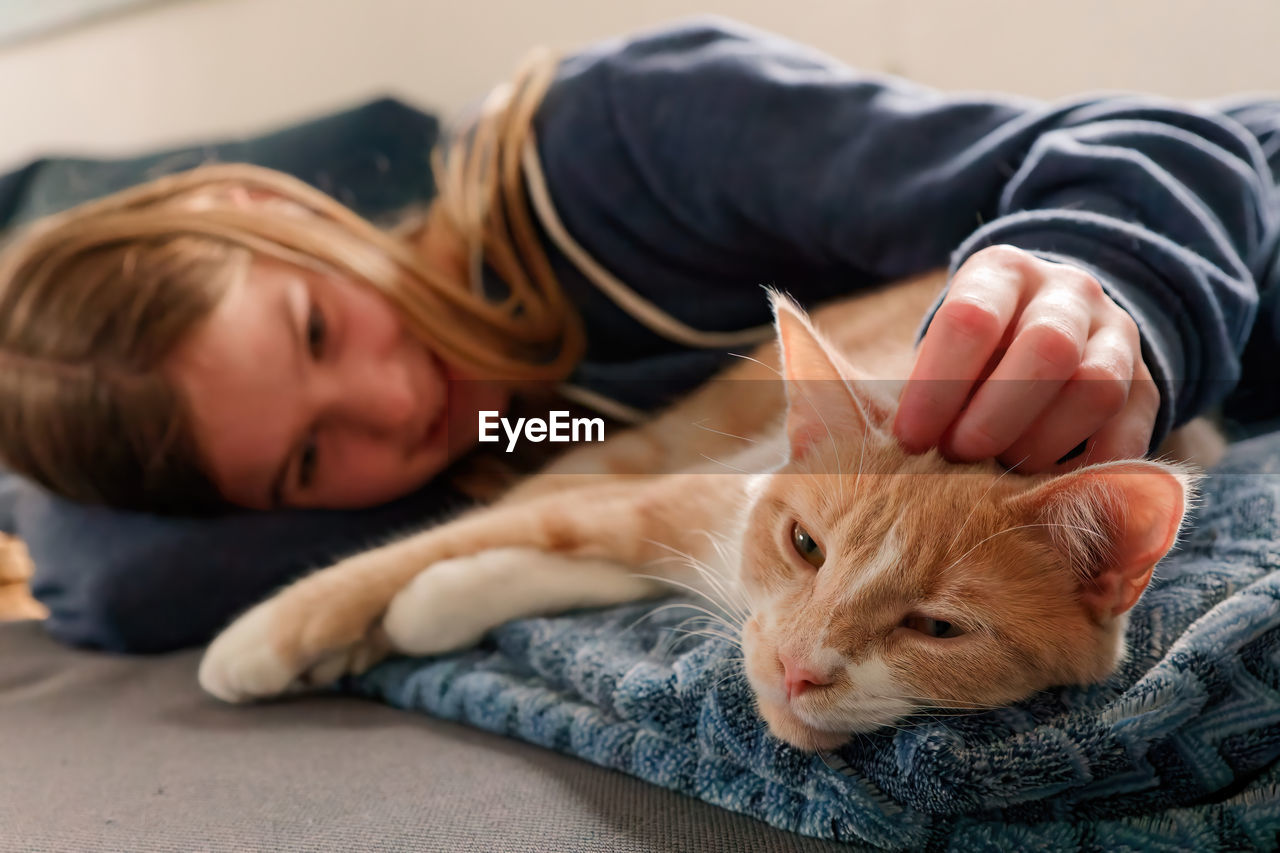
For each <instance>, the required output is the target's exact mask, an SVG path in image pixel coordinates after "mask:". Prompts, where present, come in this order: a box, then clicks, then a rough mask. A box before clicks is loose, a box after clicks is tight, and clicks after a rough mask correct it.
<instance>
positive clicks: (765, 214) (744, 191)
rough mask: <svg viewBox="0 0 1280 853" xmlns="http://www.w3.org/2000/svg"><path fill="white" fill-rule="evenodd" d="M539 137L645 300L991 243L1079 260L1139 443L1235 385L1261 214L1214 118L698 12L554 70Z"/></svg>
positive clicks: (1260, 251)
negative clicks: (1145, 415)
mask: <svg viewBox="0 0 1280 853" xmlns="http://www.w3.org/2000/svg"><path fill="white" fill-rule="evenodd" d="M536 129H537V133H538V137H539V153H540V155H541V160H542V163H543V169H544V172H545V173H546V176H547V182H548V186H549V188H550V192H551V195H552V197H553V199H554V201H555V203H556V206H557V209H558V211H559V213H560V216H561V219H562V220H563V221H564V222H565V225H566V227H567V228H568V229H569V230H570V232H571V233H573V235H574V236H575V238H576V239H577V241H578V242H579V243H580V244H582V245H583V246H584V247H585V248H586V249H587V250H588V251H589V252H591V253H592V254H593V255H594V256H595V257H596V258H597V259H598V260H599V261H600V262H601V263H603V264H604V265H605V266H606V267H609V268H611V269H612V270H613V271H614V272H615V273H618V274H619V275H620V276H621V277H622V278H624V279H626V280H628V281H629V282H630V283H631V285H632V286H633V287H635V288H637V289H641V290H644V289H649V290H652V291H653V292H654V293H658V294H659V295H660V294H661V290H662V288H663V287H664V286H666V285H665V284H664V281H665V280H666V279H667V278H669V276H667V275H666V273H667V272H668V271H669V270H671V269H674V268H681V267H683V268H685V269H690V270H695V271H699V272H705V274H706V275H707V276H708V278H711V277H715V276H719V277H721V278H723V277H725V276H726V275H737V276H738V277H739V278H740V279H741V280H742V281H743V283H752V284H757V283H775V282H776V283H780V284H782V286H789V284H788V283H789V282H791V281H803V280H804V279H805V278H806V277H809V278H814V279H816V278H828V279H829V278H830V277H831V276H832V275H835V276H837V277H839V276H844V277H845V278H846V279H847V280H848V281H849V282H850V283H851V286H852V284H853V283H857V282H867V281H876V280H879V281H883V280H887V279H892V278H897V277H901V276H905V275H908V274H911V273H915V272H919V271H921V270H925V269H928V268H931V267H935V266H943V265H946V264H948V263H950V265H951V268H952V269H953V270H955V269H956V268H958V267H959V266H960V265H961V264H963V263H964V262H965V261H966V260H967V259H969V258H970V257H971V256H972V255H974V254H975V253H976V252H978V251H979V250H981V249H982V248H984V247H988V246H991V245H994V244H1011V245H1013V246H1016V247H1019V248H1021V249H1024V250H1027V251H1028V252H1030V253H1032V254H1034V255H1037V256H1039V257H1041V258H1045V259H1049V260H1053V261H1059V262H1063V263H1066V264H1069V265H1071V266H1074V267H1078V268H1080V269H1082V270H1084V271H1085V272H1086V273H1089V274H1090V275H1091V276H1092V277H1094V278H1096V280H1097V281H1098V282H1099V283H1101V285H1102V287H1103V288H1104V290H1105V292H1106V294H1107V295H1108V296H1109V297H1110V298H1111V299H1112V300H1114V302H1115V303H1117V304H1118V305H1120V306H1121V307H1122V308H1124V309H1125V310H1126V311H1127V312H1128V313H1129V314H1130V315H1131V316H1132V318H1133V320H1134V321H1135V322H1136V324H1137V327H1138V329H1139V330H1140V332H1141V337H1142V341H1141V345H1142V356H1143V358H1142V360H1143V361H1144V362H1145V366H1146V367H1149V368H1150V372H1151V374H1152V376H1153V378H1154V380H1155V383H1156V386H1157V387H1158V389H1159V392H1160V395H1159V396H1160V402H1159V411H1158V413H1157V414H1156V416H1155V428H1154V435H1153V436H1152V444H1153V445H1154V444H1156V443H1158V442H1159V441H1160V440H1161V439H1162V438H1163V436H1164V435H1165V434H1166V433H1167V432H1168V431H1169V429H1170V428H1171V427H1172V426H1173V425H1175V424H1177V423H1182V422H1185V421H1186V420H1188V419H1190V418H1191V417H1192V416H1193V415H1195V414H1196V413H1198V412H1201V411H1203V410H1205V409H1206V408H1207V407H1209V406H1210V405H1212V404H1213V403H1215V402H1217V401H1218V400H1220V399H1221V398H1222V397H1223V396H1224V395H1225V394H1226V392H1227V391H1228V390H1229V389H1230V388H1231V386H1232V385H1233V384H1234V383H1235V382H1236V380H1237V379H1238V376H1239V370H1240V367H1239V353H1240V352H1241V350H1242V349H1243V346H1244V343H1245V340H1246V337H1247V335H1248V332H1249V329H1250V326H1251V324H1252V321H1253V316H1254V311H1255V306H1256V303H1257V294H1258V289H1259V288H1258V282H1259V281H1260V280H1261V278H1262V277H1263V276H1264V274H1265V273H1264V269H1265V264H1266V260H1267V258H1266V247H1267V245H1268V242H1269V238H1270V235H1271V234H1272V233H1273V232H1274V230H1275V227H1276V210H1275V207H1274V193H1273V187H1272V184H1271V179H1270V173H1269V171H1268V167H1267V164H1266V161H1265V158H1264V156H1263V153H1262V150H1261V148H1260V146H1259V144H1258V141H1257V140H1256V139H1255V138H1254V137H1253V136H1252V135H1251V134H1250V133H1249V132H1248V131H1246V130H1245V129H1244V127H1243V126H1242V125H1240V124H1238V123H1236V122H1235V121H1234V120H1232V119H1231V118H1229V117H1227V116H1226V115H1224V114H1221V113H1218V112H1215V111H1213V110H1210V109H1207V108H1202V107H1193V106H1189V105H1185V104H1179V103H1174V102H1170V101H1165V100H1160V99H1154V98H1140V97H1095V98H1086V99H1080V100H1075V101H1071V102H1067V103H1060V104H1054V105H1046V104H1043V103H1040V102H1037V101H1033V100H1026V99H1014V98H1000V97H994V96H958V95H950V94H943V93H939V92H936V91H933V90H930V89H927V88H924V87H920V86H916V85H913V84H910V83H907V82H904V81H901V80H895V79H892V78H886V77H878V76H869V75H864V74H860V73H858V72H855V71H853V70H851V69H849V68H847V67H845V66H843V65H841V64H839V63H837V62H835V61H833V60H831V59H829V58H827V57H825V56H823V55H821V54H819V53H817V52H815V51H812V50H809V49H806V48H803V47H800V46H797V45H795V44H792V43H790V42H787V41H785V40H782V39H780V38H776V37H773V36H769V35H765V34H762V33H758V32H754V31H751V30H747V29H744V28H738V27H734V26H730V25H726V24H723V23H720V22H714V21H712V22H698V23H692V24H687V25H684V26H680V27H677V28H674V29H668V30H664V31H661V32H656V33H652V34H648V35H642V36H640V37H637V38H634V39H631V40H628V41H614V42H609V43H606V44H603V45H600V46H598V47H596V48H594V49H592V50H590V51H588V52H586V53H584V54H581V55H579V56H577V57H574V58H572V59H570V60H568V61H566V62H565V63H564V65H563V67H562V69H561V74H560V78H559V80H558V82H557V84H556V85H555V86H554V87H553V89H552V91H551V92H550V93H549V95H548V97H547V100H546V102H545V104H544V106H543V108H542V110H541V112H540V114H539V118H538V120H537V126H536ZM655 256H657V257H661V258H663V259H664V267H663V268H662V269H660V270H659V269H655V268H654V261H653V258H654V257H655ZM761 300H762V301H763V294H762V295H761Z"/></svg>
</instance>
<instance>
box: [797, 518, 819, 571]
mask: <svg viewBox="0 0 1280 853" xmlns="http://www.w3.org/2000/svg"><path fill="white" fill-rule="evenodd" d="M791 547H792V548H795V549H796V553H797V554H799V555H800V559H802V560H804V561H805V562H806V563H808V564H809V565H811V566H813V567H814V568H815V569H818V568H821V567H822V564H823V563H824V562H826V559H827V555H826V554H824V553H822V548H820V547H819V546H818V543H817V542H815V541H813V537H812V536H810V535H809V531H807V530H805V529H804V528H803V527H801V526H800V525H799V524H793V525H791Z"/></svg>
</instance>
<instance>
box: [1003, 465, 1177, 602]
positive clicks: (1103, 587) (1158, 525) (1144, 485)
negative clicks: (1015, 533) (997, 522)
mask: <svg viewBox="0 0 1280 853" xmlns="http://www.w3.org/2000/svg"><path fill="white" fill-rule="evenodd" d="M1194 487H1195V481H1194V478H1193V477H1192V476H1191V475H1190V474H1188V473H1187V472H1186V471H1184V470H1182V469H1181V468H1179V467H1177V466H1173V465H1167V464H1164V463H1159V462H1147V461H1144V460H1133V461H1124V462H1108V463H1104V464H1100V465H1091V466H1089V467H1087V468H1081V469H1079V470H1077V471H1073V472H1071V473H1069V474H1063V475H1061V476H1058V477H1054V478H1053V479H1051V480H1049V481H1047V482H1045V483H1042V484H1040V485H1037V486H1035V487H1033V488H1031V489H1030V490H1029V491H1027V492H1024V493H1022V494H1021V495H1018V496H1017V497H1015V498H1013V499H1012V503H1013V504H1014V506H1015V508H1016V510H1017V511H1018V512H1020V513H1021V514H1022V517H1023V520H1024V522H1025V523H1027V524H1043V525H1045V528H1046V532H1047V534H1048V536H1049V538H1050V540H1051V541H1052V542H1053V545H1054V547H1055V548H1057V549H1058V550H1059V552H1060V553H1062V554H1063V555H1064V556H1066V557H1067V558H1068V559H1069V560H1070V562H1071V565H1072V568H1073V569H1074V571H1075V572H1076V575H1077V577H1078V579H1079V582H1080V600H1081V603H1082V604H1083V605H1084V607H1085V608H1086V609H1087V610H1088V611H1089V613H1090V615H1091V616H1092V617H1093V618H1094V619H1095V620H1096V621H1099V622H1104V621H1106V620H1109V619H1111V618H1114V617H1116V616H1119V615H1120V614H1122V613H1125V612H1126V611H1128V610H1129V609H1130V608H1132V607H1133V605H1135V604H1137V602H1138V599H1139V598H1140V597H1141V596H1142V593H1143V591H1144V590H1145V589H1146V588H1147V584H1148V583H1150V581H1151V575H1152V573H1153V571H1154V570H1155V567H1156V563H1158V562H1160V560H1161V558H1163V557H1164V555H1165V554H1167V553H1168V552H1169V549H1170V548H1172V547H1173V544H1174V542H1175V541H1177V538H1178V529H1179V528H1180V527H1181V526H1182V519H1183V516H1184V515H1185V514H1186V509H1187V504H1188V502H1189V501H1190V500H1191V497H1192V494H1193V492H1194Z"/></svg>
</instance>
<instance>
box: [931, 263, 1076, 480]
mask: <svg viewBox="0 0 1280 853" xmlns="http://www.w3.org/2000/svg"><path fill="white" fill-rule="evenodd" d="M1092 320H1093V311H1092V309H1091V307H1090V306H1089V304H1088V303H1087V302H1086V301H1085V300H1084V299H1082V298H1080V297H1079V296H1077V295H1076V294H1075V293H1074V292H1073V291H1072V290H1071V289H1070V288H1064V287H1053V286H1047V287H1045V288H1043V289H1042V290H1041V291H1040V292H1039V293H1037V294H1036V296H1035V297H1034V298H1033V299H1032V300H1031V301H1030V302H1029V303H1028V304H1027V307H1026V308H1025V309H1024V310H1023V312H1022V316H1021V317H1020V318H1019V321H1018V328H1017V331H1016V333H1015V334H1014V337H1013V341H1012V343H1010V345H1009V349H1008V351H1007V352H1006V353H1005V355H1004V357H1003V358H1002V359H1001V360H1000V363H999V365H997V367H996V369H995V370H994V371H993V372H992V374H991V376H990V378H988V379H987V380H986V381H985V382H983V383H982V385H981V387H979V388H978V391H977V393H976V394H974V396H973V399H972V400H971V401H970V403H969V406H968V408H966V409H965V410H964V412H963V413H961V415H960V418H959V420H958V421H957V422H956V423H955V425H954V427H953V428H952V430H951V432H950V434H949V435H948V436H947V437H946V439H945V440H944V445H943V453H944V454H945V455H946V456H947V457H948V458H949V459H953V460H955V461H958V462H975V461H977V460H979V459H990V458H992V457H994V456H999V455H1000V454H1002V453H1004V452H1005V451H1006V450H1007V449H1008V448H1009V447H1010V446H1012V445H1013V444H1015V443H1017V442H1018V441H1019V439H1020V438H1022V437H1023V435H1024V434H1025V433H1026V432H1027V431H1028V429H1029V428H1030V427H1031V426H1032V424H1034V423H1035V422H1036V421H1037V420H1038V419H1039V418H1040V416H1041V414H1042V413H1043V412H1044V411H1045V409H1046V408H1048V407H1049V406H1050V405H1051V404H1052V403H1053V401H1054V400H1055V399H1056V398H1057V397H1058V396H1059V392H1060V391H1061V389H1062V387H1063V385H1064V384H1065V383H1066V382H1067V381H1068V380H1070V379H1071V378H1072V377H1073V376H1074V375H1075V374H1076V372H1077V371H1078V370H1079V368H1080V363H1081V358H1082V356H1083V354H1084V352H1085V350H1086V346H1087V343H1088V340H1089V329H1090V325H1091V323H1092Z"/></svg>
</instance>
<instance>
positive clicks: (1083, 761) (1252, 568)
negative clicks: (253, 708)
mask: <svg viewBox="0 0 1280 853" xmlns="http://www.w3.org/2000/svg"><path fill="white" fill-rule="evenodd" d="M688 616H689V614H688V612H687V611H686V612H680V611H679V610H677V609H673V608H665V609H658V610H656V611H655V610H654V607H653V605H647V606H630V607H622V608H615V609H611V610H604V611H597V612H591V613H583V614H574V615H569V616H564V617H558V618H548V619H529V620H524V621H521V622H514V623H511V624H509V625H506V626H503V627H502V628H500V629H499V630H497V631H495V632H493V633H492V634H491V635H490V637H489V638H487V640H486V642H485V645H483V646H482V647H480V648H478V649H475V650H471V651H468V652H465V653H462V654H459V655H454V656H450V657H446V658H437V659H400V660H393V661H389V662H387V663H385V664H383V665H381V666H379V667H377V668H375V669H374V670H372V671H370V672H369V673H367V674H366V675H365V676H363V677H361V678H357V679H350V680H348V681H347V682H346V684H345V685H344V687H345V689H348V690H351V691H354V692H358V693H361V694H363V695H366V696H370V697H374V698H377V699H381V700H383V701H386V702H389V703H390V704H392V705H395V706H397V707H401V708H406V709H413V710H419V711H424V712H426V713H430V714H433V715H436V716H440V717H445V718H448V719H453V720H458V721H461V722H464V723H468V724H471V725H474V726H478V727H480V728H484V729H488V730H490V731H494V732H498V733H500V734H505V735H510V736H512V737H516V738H520V739H522V740H527V741H530V742H533V743H537V744H541V745H543V746H547V747H549V748H551V749H555V750H558V751H561V752H566V753H569V754H572V755H576V756H579V757H581V758H584V759H586V760H588V761H592V762H594V763H596V764H600V765H603V766H605V767H612V768H615V769H617V770H620V771H623V772H625V773H630V774H632V775H635V776H638V777H640V778H642V779H645V780H647V781H650V782H653V783H655V784H658V785H662V786H664V787H667V788H671V789H674V790H677V791H681V792H683V793H686V794H689V795H691V796H695V797H699V798H701V799H703V800H706V801H708V802H711V803H715V804H717V805H720V806H723V807H725V808H728V809H732V810H733V811H737V812H741V813H744V814H748V815H751V816H753V817H757V818H759V819H761V820H765V821H767V822H769V823H771V824H773V825H775V826H779V827H782V828H784V829H789V830H793V831H796V832H800V833H804V834H806V835H812V836H817V837H820V838H830V839H838V840H843V841H848V842H854V843H858V844H860V845H862V846H866V847H870V848H877V849H911V850H919V849H936V850H964V851H969V850H983V849H992V850H1002V849H1050V850H1054V849H1076V848H1080V847H1089V848H1093V847H1103V846H1105V847H1108V848H1116V849H1144V850H1146V849H1170V850H1217V849H1224V850H1225V849H1231V850H1237V849H1261V850H1266V849H1277V848H1280V761H1278V760H1277V759H1278V758H1280V434H1277V435H1271V436H1264V437H1262V438H1259V439H1254V440H1252V441H1250V442H1246V443H1244V444H1240V445H1236V446H1235V447H1234V448H1233V449H1232V452H1231V454H1230V455H1229V457H1228V459H1227V461H1226V462H1224V463H1223V465H1221V466H1220V467H1219V468H1218V469H1217V470H1216V471H1215V472H1214V475H1213V476H1212V477H1211V478H1210V479H1209V480H1208V481H1207V482H1206V483H1205V486H1204V494H1203V499H1202V501H1201V506H1200V508H1199V510H1198V512H1197V519H1196V521H1195V523H1194V526H1193V527H1192V528H1191V529H1190V531H1189V532H1188V533H1187V534H1186V536H1185V538H1184V540H1183V542H1182V544H1181V547H1180V548H1179V549H1178V550H1177V551H1176V552H1175V553H1174V554H1173V555H1171V556H1170V557H1169V558H1167V559H1166V560H1165V561H1164V562H1163V563H1161V565H1160V567H1159V570H1158V577H1157V578H1156V580H1155V582H1154V583H1153V584H1152V586H1151V588H1150V589H1149V590H1148V592H1147V593H1146V595H1144V596H1143V598H1142V600H1141V602H1140V603H1139V605H1138V607H1137V608H1136V609H1135V611H1134V614H1133V618H1132V622H1131V627H1130V629H1129V634H1128V641H1129V649H1130V651H1129V655H1128V658H1127V660H1126V662H1125V664H1124V665H1123V666H1122V667H1121V669H1120V671H1119V672H1117V673H1116V675H1114V676H1113V677H1112V678H1111V679H1110V680H1108V681H1107V682H1106V683H1105V684H1101V685H1097V686H1094V687H1090V688H1062V689H1057V690H1052V691H1047V692H1045V693H1042V694H1039V695H1037V696H1035V697H1034V698H1032V699H1030V700H1028V701H1026V702H1023V703H1020V704H1018V705H1016V706H1013V707H1010V708H1006V709H1001V710H998V711H992V712H987V713H981V714H968V715H954V714H952V713H946V714H939V715H920V716H918V717H916V718H913V719H911V720H908V721H906V722H905V723H903V724H902V725H901V726H900V727H898V728H895V729H884V730H881V731H879V732H875V733H873V734H869V735H864V736H859V737H856V738H855V739H854V740H853V741H852V742H850V743H849V744H848V745H846V746H844V747H841V748H840V749H838V750H835V751H834V752H831V753H827V754H824V755H811V754H805V753H802V752H799V751H797V750H794V749H792V748H790V747H788V746H786V745H785V744H782V743H781V742H779V741H777V740H775V739H773V738H772V737H770V736H769V735H768V733H767V731H766V729H765V727H764V725H763V723H762V722H760V720H759V718H758V717H757V716H756V714H755V712H754V710H753V706H752V699H751V694H750V691H749V689H748V688H747V686H746V683H745V681H744V679H743V677H742V676H741V673H740V663H739V652H738V651H737V649H736V648H734V647H733V646H732V645H731V644H729V643H727V642H724V641H723V640H720V639H717V638H715V637H708V636H702V635H699V634H696V633H693V634H688V633H681V632H682V631H685V630H687V629H688V627H689V626H688V625H687V624H686V622H687V620H688ZM695 630H696V629H695Z"/></svg>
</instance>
